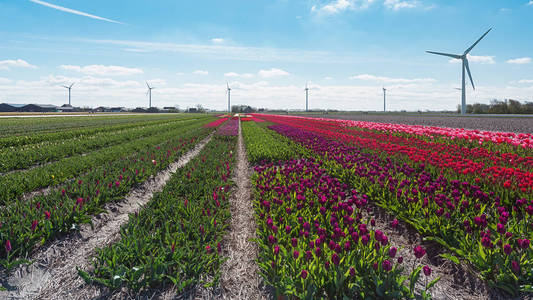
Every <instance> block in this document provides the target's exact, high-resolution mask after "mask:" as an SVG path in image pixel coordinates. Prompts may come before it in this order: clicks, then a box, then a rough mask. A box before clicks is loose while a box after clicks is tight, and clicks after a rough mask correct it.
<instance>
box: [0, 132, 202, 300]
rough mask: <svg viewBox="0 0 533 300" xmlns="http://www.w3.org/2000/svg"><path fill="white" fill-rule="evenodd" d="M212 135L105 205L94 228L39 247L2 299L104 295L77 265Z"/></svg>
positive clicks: (114, 234)
mask: <svg viewBox="0 0 533 300" xmlns="http://www.w3.org/2000/svg"><path fill="white" fill-rule="evenodd" d="M211 137H212V134H211V135H209V136H208V137H206V138H205V139H204V140H202V141H201V142H200V143H199V144H198V145H196V147H195V148H194V149H193V150H191V151H189V152H188V153H186V154H185V155H183V156H182V157H181V158H180V159H179V160H178V161H177V162H174V163H173V164H171V165H170V166H169V167H168V168H167V169H165V170H164V171H161V172H160V173H158V174H157V175H156V176H155V177H152V178H150V179H149V180H147V181H146V182H145V183H144V184H142V185H141V186H140V187H138V188H135V189H132V190H131V191H130V193H129V194H128V195H127V196H126V197H125V198H124V200H123V201H121V202H119V203H112V204H108V205H106V207H105V209H106V213H102V214H100V215H98V216H95V217H93V228H91V226H90V225H84V226H82V228H81V230H80V232H79V233H77V234H76V235H74V234H73V235H70V236H68V237H65V238H62V239H60V240H57V241H55V242H53V243H51V244H50V245H49V246H46V247H43V249H41V250H38V251H37V252H36V253H35V254H34V255H33V257H32V258H31V259H32V260H33V261H34V263H33V264H32V265H30V266H24V267H19V268H18V269H17V270H15V272H13V274H12V275H11V276H10V277H9V278H7V280H6V281H7V282H5V283H4V286H6V287H7V288H8V291H7V292H0V298H3V299H28V298H33V299H89V298H98V297H102V296H103V297H105V295H104V294H103V293H106V291H105V289H102V290H100V289H98V288H96V287H93V286H89V285H87V284H86V283H85V282H84V281H83V279H81V277H79V276H78V272H77V270H76V268H77V267H78V268H81V269H84V270H87V269H88V268H90V267H91V257H92V255H93V254H94V249H95V248H96V247H104V246H106V245H109V244H111V243H113V242H114V241H116V240H117V239H118V238H119V237H120V235H119V233H120V227H121V226H122V225H124V224H125V223H126V222H127V221H128V216H129V214H132V213H135V212H138V211H139V210H140V209H141V208H142V206H143V205H145V204H146V203H147V202H148V201H149V200H150V199H151V198H152V196H153V194H154V193H156V192H159V191H161V190H162V189H163V187H164V186H165V184H166V182H167V181H168V180H169V179H170V177H171V176H172V175H173V174H174V173H175V172H176V171H177V169H178V168H181V167H183V166H184V165H185V164H187V163H188V162H189V161H190V160H191V159H192V158H193V157H195V156H196V155H197V154H198V153H199V152H200V150H201V149H202V148H203V147H204V146H205V145H206V144H207V143H208V142H209V141H210V140H211Z"/></svg>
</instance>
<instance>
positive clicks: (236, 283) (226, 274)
mask: <svg viewBox="0 0 533 300" xmlns="http://www.w3.org/2000/svg"><path fill="white" fill-rule="evenodd" d="M237 147H238V149H237V169H236V172H235V178H233V180H234V181H235V182H236V183H237V188H236V191H235V192H234V193H233V194H232V196H231V197H230V199H229V202H230V211H231V220H230V226H229V231H228V233H227V234H226V236H225V237H224V243H223V244H224V247H223V255H224V256H226V257H228V260H227V261H226V262H225V263H224V264H223V265H222V268H221V272H222V276H221V295H219V298H221V299H267V296H266V293H265V291H264V288H263V287H262V286H261V284H262V280H261V277H260V276H259V268H258V266H257V263H256V261H255V260H256V258H257V253H258V249H257V246H256V245H255V243H254V242H252V241H251V239H253V238H255V230H256V226H255V218H254V209H253V204H252V199H251V180H250V179H251V175H252V168H251V167H250V165H249V164H248V159H247V158H246V149H245V147H244V142H243V138H242V128H241V124H240V122H239V139H238V146H237Z"/></svg>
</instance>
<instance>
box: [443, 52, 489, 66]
mask: <svg viewBox="0 0 533 300" xmlns="http://www.w3.org/2000/svg"><path fill="white" fill-rule="evenodd" d="M467 57H468V61H469V62H473V63H480V64H494V63H495V61H494V56H488V55H486V56H477V55H470V54H468V55H467ZM460 62H461V60H460V59H455V58H452V59H450V63H460Z"/></svg>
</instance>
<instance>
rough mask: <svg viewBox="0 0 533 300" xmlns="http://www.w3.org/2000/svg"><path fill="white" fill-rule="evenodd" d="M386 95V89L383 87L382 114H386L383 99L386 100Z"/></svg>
mask: <svg viewBox="0 0 533 300" xmlns="http://www.w3.org/2000/svg"><path fill="white" fill-rule="evenodd" d="M386 95H387V89H386V88H385V87H383V112H386V111H387V110H386V107H385V103H386V102H385V99H386Z"/></svg>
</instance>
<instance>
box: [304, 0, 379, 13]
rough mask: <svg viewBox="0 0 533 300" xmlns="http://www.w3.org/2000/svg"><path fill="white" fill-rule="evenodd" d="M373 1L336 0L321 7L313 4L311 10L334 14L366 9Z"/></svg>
mask: <svg viewBox="0 0 533 300" xmlns="http://www.w3.org/2000/svg"><path fill="white" fill-rule="evenodd" d="M373 2H374V0H334V1H331V2H329V3H328V4H326V5H323V6H320V7H318V6H316V5H313V6H312V7H311V11H312V12H318V13H325V14H329V15H334V14H337V13H341V12H343V11H345V10H357V9H366V8H368V7H369V6H370V4H372V3H373Z"/></svg>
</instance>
